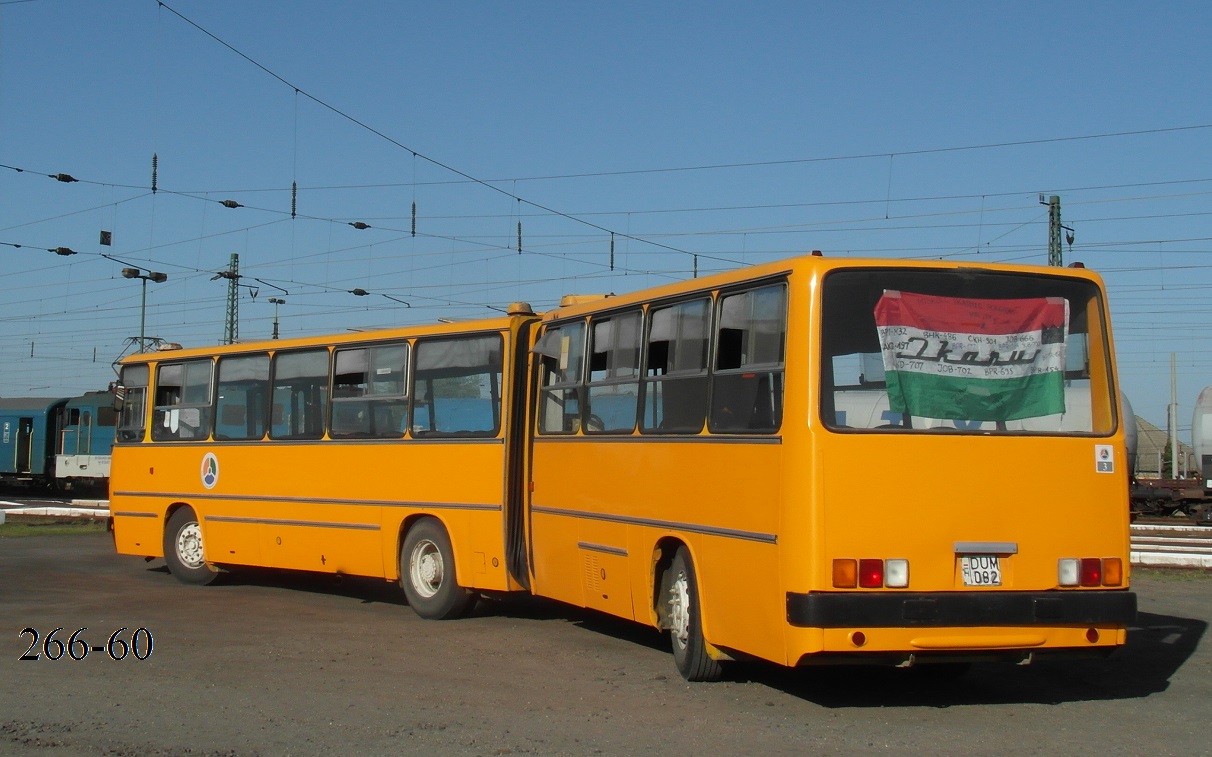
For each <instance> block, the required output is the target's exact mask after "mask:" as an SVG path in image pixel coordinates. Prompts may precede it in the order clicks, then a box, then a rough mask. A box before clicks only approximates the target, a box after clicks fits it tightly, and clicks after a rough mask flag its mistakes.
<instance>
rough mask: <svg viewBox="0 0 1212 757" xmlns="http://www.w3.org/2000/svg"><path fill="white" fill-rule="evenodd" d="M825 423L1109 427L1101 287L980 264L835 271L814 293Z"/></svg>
mask: <svg viewBox="0 0 1212 757" xmlns="http://www.w3.org/2000/svg"><path fill="white" fill-rule="evenodd" d="M821 307H822V313H821V324H822V330H821V345H820V346H821V350H822V360H821V366H822V374H823V375H822V382H821V386H822V391H821V416H822V420H823V421H824V423H825V425H826V426H828V427H830V428H832V429H835V430H881V431H902V432H903V431H918V430H920V431H929V430H939V429H943V430H949V431H958V432H969V433H981V434H988V433H1049V434H1056V433H1073V434H1094V435H1105V434H1109V433H1111V432H1112V431H1113V430H1114V413H1113V412H1112V407H1113V403H1112V401H1111V397H1112V396H1113V395H1112V394H1111V390H1110V387H1111V385H1112V384H1111V378H1110V368H1109V366H1110V361H1109V354H1108V348H1107V344H1106V341H1107V339H1106V336H1107V332H1106V328H1105V324H1104V319H1103V307H1102V301H1101V299H1100V294H1099V289H1098V287H1097V285H1096V284H1094V283H1093V282H1091V281H1086V280H1083V279H1073V278H1061V277H1050V276H1047V275H1039V274H1026V273H1021V274H1020V273H1009V272H1002V271H987V270H980V269H965V268H961V269H958V270H951V271H940V270H937V269H925V268H923V269H879V268H876V269H862V270H858V269H853V270H851V269H843V270H838V271H835V272H833V273H831V274H829V275H828V276H826V277H825V279H824V283H823V287H822V306H821Z"/></svg>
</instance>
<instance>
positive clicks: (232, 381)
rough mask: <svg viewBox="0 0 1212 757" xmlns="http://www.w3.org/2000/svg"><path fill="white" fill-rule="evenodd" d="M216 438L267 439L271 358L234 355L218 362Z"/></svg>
mask: <svg viewBox="0 0 1212 757" xmlns="http://www.w3.org/2000/svg"><path fill="white" fill-rule="evenodd" d="M218 387H219V391H218V393H217V394H218V400H217V412H216V415H217V418H216V421H215V438H216V439H226V440H235V439H260V438H262V437H264V436H265V406H266V403H267V402H268V395H269V355H266V354H260V355H234V356H231V357H222V358H220V359H219V379H218Z"/></svg>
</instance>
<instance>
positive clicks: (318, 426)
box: [269, 349, 328, 439]
mask: <svg viewBox="0 0 1212 757" xmlns="http://www.w3.org/2000/svg"><path fill="white" fill-rule="evenodd" d="M271 396H272V401H273V415H274V417H273V424H272V425H271V426H270V431H269V435H270V438H271V439H320V438H322V437H323V436H324V419H325V416H326V415H327V410H328V350H327V349H318V350H299V351H297V352H279V353H277V354H276V355H274V359H273V381H272V389H271Z"/></svg>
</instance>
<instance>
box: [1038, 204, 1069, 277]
mask: <svg viewBox="0 0 1212 757" xmlns="http://www.w3.org/2000/svg"><path fill="white" fill-rule="evenodd" d="M1039 204H1040V205H1047V206H1048V265H1054V266H1058V267H1060V266H1063V265H1064V264H1065V262H1064V259H1063V254H1062V249H1061V229H1064V230H1065V231H1067V232H1069V234H1068V236H1067V237H1066V238H1067V239H1068V241H1069V251H1070V252H1072V251H1073V229H1071V228H1069V227H1068V226H1065V225H1064V224H1062V223H1061V216H1060V195H1051V196H1050V197H1049V198H1048V201H1047V202H1044V196H1043V195H1040V196H1039Z"/></svg>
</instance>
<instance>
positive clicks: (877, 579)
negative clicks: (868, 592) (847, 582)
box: [859, 560, 884, 589]
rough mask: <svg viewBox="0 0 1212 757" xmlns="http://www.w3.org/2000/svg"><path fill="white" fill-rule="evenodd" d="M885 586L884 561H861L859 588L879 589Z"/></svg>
mask: <svg viewBox="0 0 1212 757" xmlns="http://www.w3.org/2000/svg"><path fill="white" fill-rule="evenodd" d="M883 585H884V561H883V560H859V586H861V587H863V588H864V589H879V588H881V587H882V586H883Z"/></svg>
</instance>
